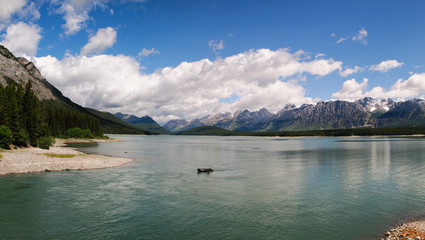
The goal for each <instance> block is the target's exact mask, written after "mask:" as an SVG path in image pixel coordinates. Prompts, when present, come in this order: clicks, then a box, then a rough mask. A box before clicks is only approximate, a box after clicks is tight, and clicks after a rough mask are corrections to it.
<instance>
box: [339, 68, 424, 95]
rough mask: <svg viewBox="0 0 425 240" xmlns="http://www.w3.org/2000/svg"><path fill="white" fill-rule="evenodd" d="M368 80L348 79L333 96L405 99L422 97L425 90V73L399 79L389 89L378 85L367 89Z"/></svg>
mask: <svg viewBox="0 0 425 240" xmlns="http://www.w3.org/2000/svg"><path fill="white" fill-rule="evenodd" d="M367 82H368V81H367V79H364V80H363V82H362V83H358V82H357V81H356V80H355V79H351V80H347V81H345V82H344V84H343V87H342V89H341V90H340V91H339V92H336V93H334V94H332V97H334V98H336V99H341V100H349V101H354V100H356V99H359V98H363V97H372V98H394V99H400V100H403V99H406V98H416V97H421V96H423V93H424V92H425V73H420V74H413V75H412V76H410V77H409V78H408V79H407V80H403V79H399V80H397V82H396V83H394V84H393V85H392V86H391V88H390V89H388V90H386V89H384V88H382V87H380V86H378V87H374V88H373V89H372V90H370V91H366V88H367Z"/></svg>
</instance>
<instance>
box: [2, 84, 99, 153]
mask: <svg viewBox="0 0 425 240" xmlns="http://www.w3.org/2000/svg"><path fill="white" fill-rule="evenodd" d="M78 133H81V134H82V135H84V136H83V137H102V136H103V134H102V132H101V131H100V123H99V119H97V118H95V117H93V116H90V115H88V114H85V113H81V112H78V111H76V110H74V109H71V108H68V107H65V106H62V105H60V104H58V103H57V102H56V101H46V100H44V101H39V99H38V98H37V96H36V94H35V93H34V91H33V90H32V83H31V81H29V82H28V83H27V84H26V86H25V88H23V87H22V86H21V85H19V84H16V83H14V82H13V81H10V83H9V84H8V85H7V86H2V85H1V84H0V147H2V148H8V147H9V145H11V144H13V145H15V146H28V144H29V145H31V146H40V147H45V148H46V147H47V148H48V146H49V145H51V144H52V141H53V139H52V137H67V136H68V135H72V136H74V137H75V136H77V137H78ZM46 145H47V146H46Z"/></svg>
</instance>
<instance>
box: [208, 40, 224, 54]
mask: <svg viewBox="0 0 425 240" xmlns="http://www.w3.org/2000/svg"><path fill="white" fill-rule="evenodd" d="M208 46H209V47H210V48H212V50H213V51H214V53H216V54H217V53H220V51H221V50H223V49H224V40H220V41H217V40H210V41H209V42H208Z"/></svg>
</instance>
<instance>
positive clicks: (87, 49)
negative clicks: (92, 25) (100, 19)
mask: <svg viewBox="0 0 425 240" xmlns="http://www.w3.org/2000/svg"><path fill="white" fill-rule="evenodd" d="M116 41H117V32H116V31H115V29H113V28H111V27H107V28H100V29H98V30H97V33H96V34H95V35H94V36H93V37H91V38H90V40H89V42H88V43H87V44H86V45H85V46H84V47H83V48H82V49H81V55H82V56H87V55H90V54H100V53H102V52H103V51H105V49H107V48H110V47H112V46H113V45H114V44H115V42H116Z"/></svg>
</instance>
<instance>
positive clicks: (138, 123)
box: [114, 112, 170, 134]
mask: <svg viewBox="0 0 425 240" xmlns="http://www.w3.org/2000/svg"><path fill="white" fill-rule="evenodd" d="M114 115H115V116H116V117H118V118H119V119H121V120H123V121H125V122H126V123H129V124H131V125H133V126H135V127H137V128H139V129H141V130H147V131H150V132H154V133H159V134H168V133H170V132H169V131H167V130H166V129H165V128H163V127H161V125H159V124H158V123H157V122H155V120H153V119H152V118H151V117H149V116H144V117H140V118H139V117H137V116H134V115H129V114H124V113H120V112H118V113H115V114H114Z"/></svg>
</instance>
